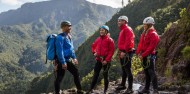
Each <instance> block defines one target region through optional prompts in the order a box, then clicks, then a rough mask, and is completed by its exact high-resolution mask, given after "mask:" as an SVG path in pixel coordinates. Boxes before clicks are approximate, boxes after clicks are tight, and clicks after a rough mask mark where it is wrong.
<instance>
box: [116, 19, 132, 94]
mask: <svg viewBox="0 0 190 94" xmlns="http://www.w3.org/2000/svg"><path fill="white" fill-rule="evenodd" d="M127 23H128V17H127V16H120V17H119V18H118V27H119V28H120V30H121V31H120V33H119V39H118V48H119V58H120V63H121V68H122V81H121V84H120V85H119V86H118V87H117V88H116V90H117V91H118V90H123V89H126V86H125V83H126V79H127V77H128V89H127V90H126V91H125V93H133V89H132V88H133V75H132V72H131V63H132V57H133V49H134V38H135V35H134V33H133V30H132V28H131V27H129V26H128V25H127Z"/></svg>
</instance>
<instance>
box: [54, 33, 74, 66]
mask: <svg viewBox="0 0 190 94" xmlns="http://www.w3.org/2000/svg"><path fill="white" fill-rule="evenodd" d="M55 46H56V56H57V59H58V61H59V62H60V63H61V64H66V62H68V61H69V59H70V58H73V59H76V55H75V51H74V46H73V41H72V39H71V38H69V36H68V35H67V34H66V33H61V34H59V35H58V36H57V37H56V42H55Z"/></svg>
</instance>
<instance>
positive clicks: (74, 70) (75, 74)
mask: <svg viewBox="0 0 190 94" xmlns="http://www.w3.org/2000/svg"><path fill="white" fill-rule="evenodd" d="M67 67H68V68H67V69H68V71H69V72H70V73H71V74H72V75H73V77H74V82H75V85H76V87H77V90H82V87H81V83H80V76H79V72H78V69H77V68H76V66H75V65H74V64H73V63H71V62H67Z"/></svg>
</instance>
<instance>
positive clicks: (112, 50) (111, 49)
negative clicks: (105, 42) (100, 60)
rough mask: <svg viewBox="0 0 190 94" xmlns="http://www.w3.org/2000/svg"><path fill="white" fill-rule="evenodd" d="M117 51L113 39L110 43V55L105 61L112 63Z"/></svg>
mask: <svg viewBox="0 0 190 94" xmlns="http://www.w3.org/2000/svg"><path fill="white" fill-rule="evenodd" d="M114 51H115V45H114V41H113V39H110V43H109V51H108V55H107V56H106V58H105V60H106V61H107V62H110V61H111V59H112V56H113V54H114Z"/></svg>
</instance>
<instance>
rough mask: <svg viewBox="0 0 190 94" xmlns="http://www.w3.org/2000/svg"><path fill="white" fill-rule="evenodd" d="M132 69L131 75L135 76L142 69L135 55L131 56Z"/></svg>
mask: <svg viewBox="0 0 190 94" xmlns="http://www.w3.org/2000/svg"><path fill="white" fill-rule="evenodd" d="M132 62H133V63H132V71H133V75H134V76H136V75H137V74H138V72H140V71H142V70H143V67H142V66H141V63H142V62H141V60H140V59H139V58H138V57H137V56H136V55H135V56H133V59H132Z"/></svg>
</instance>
